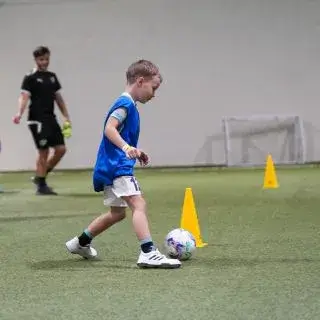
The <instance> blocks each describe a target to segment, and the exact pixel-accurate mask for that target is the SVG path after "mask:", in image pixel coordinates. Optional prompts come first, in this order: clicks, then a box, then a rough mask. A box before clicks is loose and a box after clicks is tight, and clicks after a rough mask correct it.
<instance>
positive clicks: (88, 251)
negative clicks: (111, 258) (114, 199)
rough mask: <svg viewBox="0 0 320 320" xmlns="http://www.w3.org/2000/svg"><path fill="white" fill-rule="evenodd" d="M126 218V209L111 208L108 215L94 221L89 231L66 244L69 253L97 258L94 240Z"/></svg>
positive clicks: (86, 230)
mask: <svg viewBox="0 0 320 320" xmlns="http://www.w3.org/2000/svg"><path fill="white" fill-rule="evenodd" d="M125 216H126V212H125V208H124V207H111V209H110V211H109V212H108V213H105V214H102V215H101V216H100V217H98V218H96V219H94V220H93V221H92V222H91V223H90V225H89V226H88V228H87V229H85V230H84V231H83V233H82V234H81V235H80V236H79V237H74V238H73V239H71V240H69V241H68V242H66V247H67V249H68V250H69V252H71V253H74V254H79V255H80V256H82V257H84V258H86V259H91V258H95V257H96V256H97V251H96V250H95V249H94V248H92V247H91V245H90V244H91V241H92V239H93V238H94V237H95V236H97V235H99V234H100V233H102V232H103V231H105V230H107V229H108V228H110V227H111V226H112V225H114V224H115V223H117V222H119V221H121V220H123V219H124V218H125Z"/></svg>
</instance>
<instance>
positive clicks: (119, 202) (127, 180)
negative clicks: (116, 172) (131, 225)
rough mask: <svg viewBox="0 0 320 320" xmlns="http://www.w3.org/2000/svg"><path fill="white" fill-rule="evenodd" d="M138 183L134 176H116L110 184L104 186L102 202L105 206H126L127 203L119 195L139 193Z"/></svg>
mask: <svg viewBox="0 0 320 320" xmlns="http://www.w3.org/2000/svg"><path fill="white" fill-rule="evenodd" d="M141 193H142V192H141V190H140V186H139V183H138V181H137V179H136V178H135V177H134V176H123V177H119V178H116V179H115V180H114V181H113V185H112V186H105V187H104V200H103V204H104V205H105V206H107V207H127V206H128V204H127V202H126V201H125V200H123V199H122V198H121V197H125V196H133V195H140V194H141Z"/></svg>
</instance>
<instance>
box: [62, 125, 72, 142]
mask: <svg viewBox="0 0 320 320" xmlns="http://www.w3.org/2000/svg"><path fill="white" fill-rule="evenodd" d="M62 134H63V136H64V137H65V138H67V139H68V138H70V137H71V135H72V127H71V123H70V122H69V121H65V122H64V124H63V126H62Z"/></svg>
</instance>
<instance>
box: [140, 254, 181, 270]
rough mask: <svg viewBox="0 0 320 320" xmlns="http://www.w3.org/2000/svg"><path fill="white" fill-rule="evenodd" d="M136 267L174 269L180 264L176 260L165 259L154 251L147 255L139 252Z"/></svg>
mask: <svg viewBox="0 0 320 320" xmlns="http://www.w3.org/2000/svg"><path fill="white" fill-rule="evenodd" d="M137 265H138V267H140V268H163V269H175V268H179V267H180V266H181V262H180V261H179V260H177V259H169V258H167V257H166V256H165V255H164V254H162V253H160V252H159V250H158V249H156V250H153V251H151V252H148V253H144V252H143V251H141V253H140V256H139V259H138V262H137Z"/></svg>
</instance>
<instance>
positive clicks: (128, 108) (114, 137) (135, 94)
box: [66, 60, 181, 268]
mask: <svg viewBox="0 0 320 320" xmlns="http://www.w3.org/2000/svg"><path fill="white" fill-rule="evenodd" d="M126 77H127V86H126V90H125V92H124V93H123V94H122V95H121V96H120V97H119V98H118V99H117V100H116V101H115V102H114V103H113V105H112V106H111V108H110V110H109V112H108V113H107V116H106V119H105V121H104V134H103V137H102V141H101V144H100V147H99V150H98V154H97V160H96V164H95V168H94V173H93V184H94V190H95V191H96V192H100V191H104V204H105V205H106V206H110V211H109V212H108V213H106V214H102V215H101V216H100V217H98V218H96V219H95V220H94V221H92V222H91V224H90V225H89V226H88V227H87V229H85V230H84V231H83V233H82V234H81V235H80V236H79V237H75V238H73V239H71V240H70V241H68V242H67V243H66V246H67V249H68V251H69V252H71V253H73V254H79V255H80V256H82V257H84V258H87V259H89V258H94V257H96V256H97V251H96V250H95V249H94V248H93V247H92V246H91V241H92V239H93V238H94V237H96V236H97V235H99V234H100V233H102V232H103V231H105V230H107V229H108V228H110V227H111V226H112V225H114V224H115V223H117V222H119V221H121V220H122V219H124V218H125V214H126V211H125V210H126V209H125V208H126V207H127V206H129V208H130V209H131V211H132V223H133V227H134V231H135V233H136V236H137V238H138V240H139V241H140V246H141V252H140V256H139V258H138V261H137V265H138V266H139V267H141V268H142V267H156V268H179V267H180V266H181V263H180V261H179V260H177V259H168V258H167V257H166V256H164V255H163V254H161V253H160V252H159V251H158V249H157V248H156V247H155V245H154V243H153V241H152V238H151V234H150V230H149V223H148V219H147V212H146V202H145V200H144V198H143V197H142V194H141V190H140V187H139V184H138V181H137V179H136V178H135V176H134V173H133V171H134V165H135V162H136V159H138V160H139V162H140V164H141V165H147V164H148V160H149V159H148V156H147V154H146V153H144V152H143V151H142V150H140V149H138V148H137V145H138V139H139V132H140V119H139V112H138V109H137V105H136V102H141V103H143V104H144V103H146V102H148V101H149V100H151V99H152V98H153V97H154V95H155V92H156V90H157V89H158V88H159V86H160V84H161V82H162V77H161V75H160V73H159V70H158V68H157V66H155V65H154V64H153V63H152V62H150V61H147V60H139V61H137V62H134V63H133V64H132V65H131V66H130V67H129V68H128V70H127V73H126Z"/></svg>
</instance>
